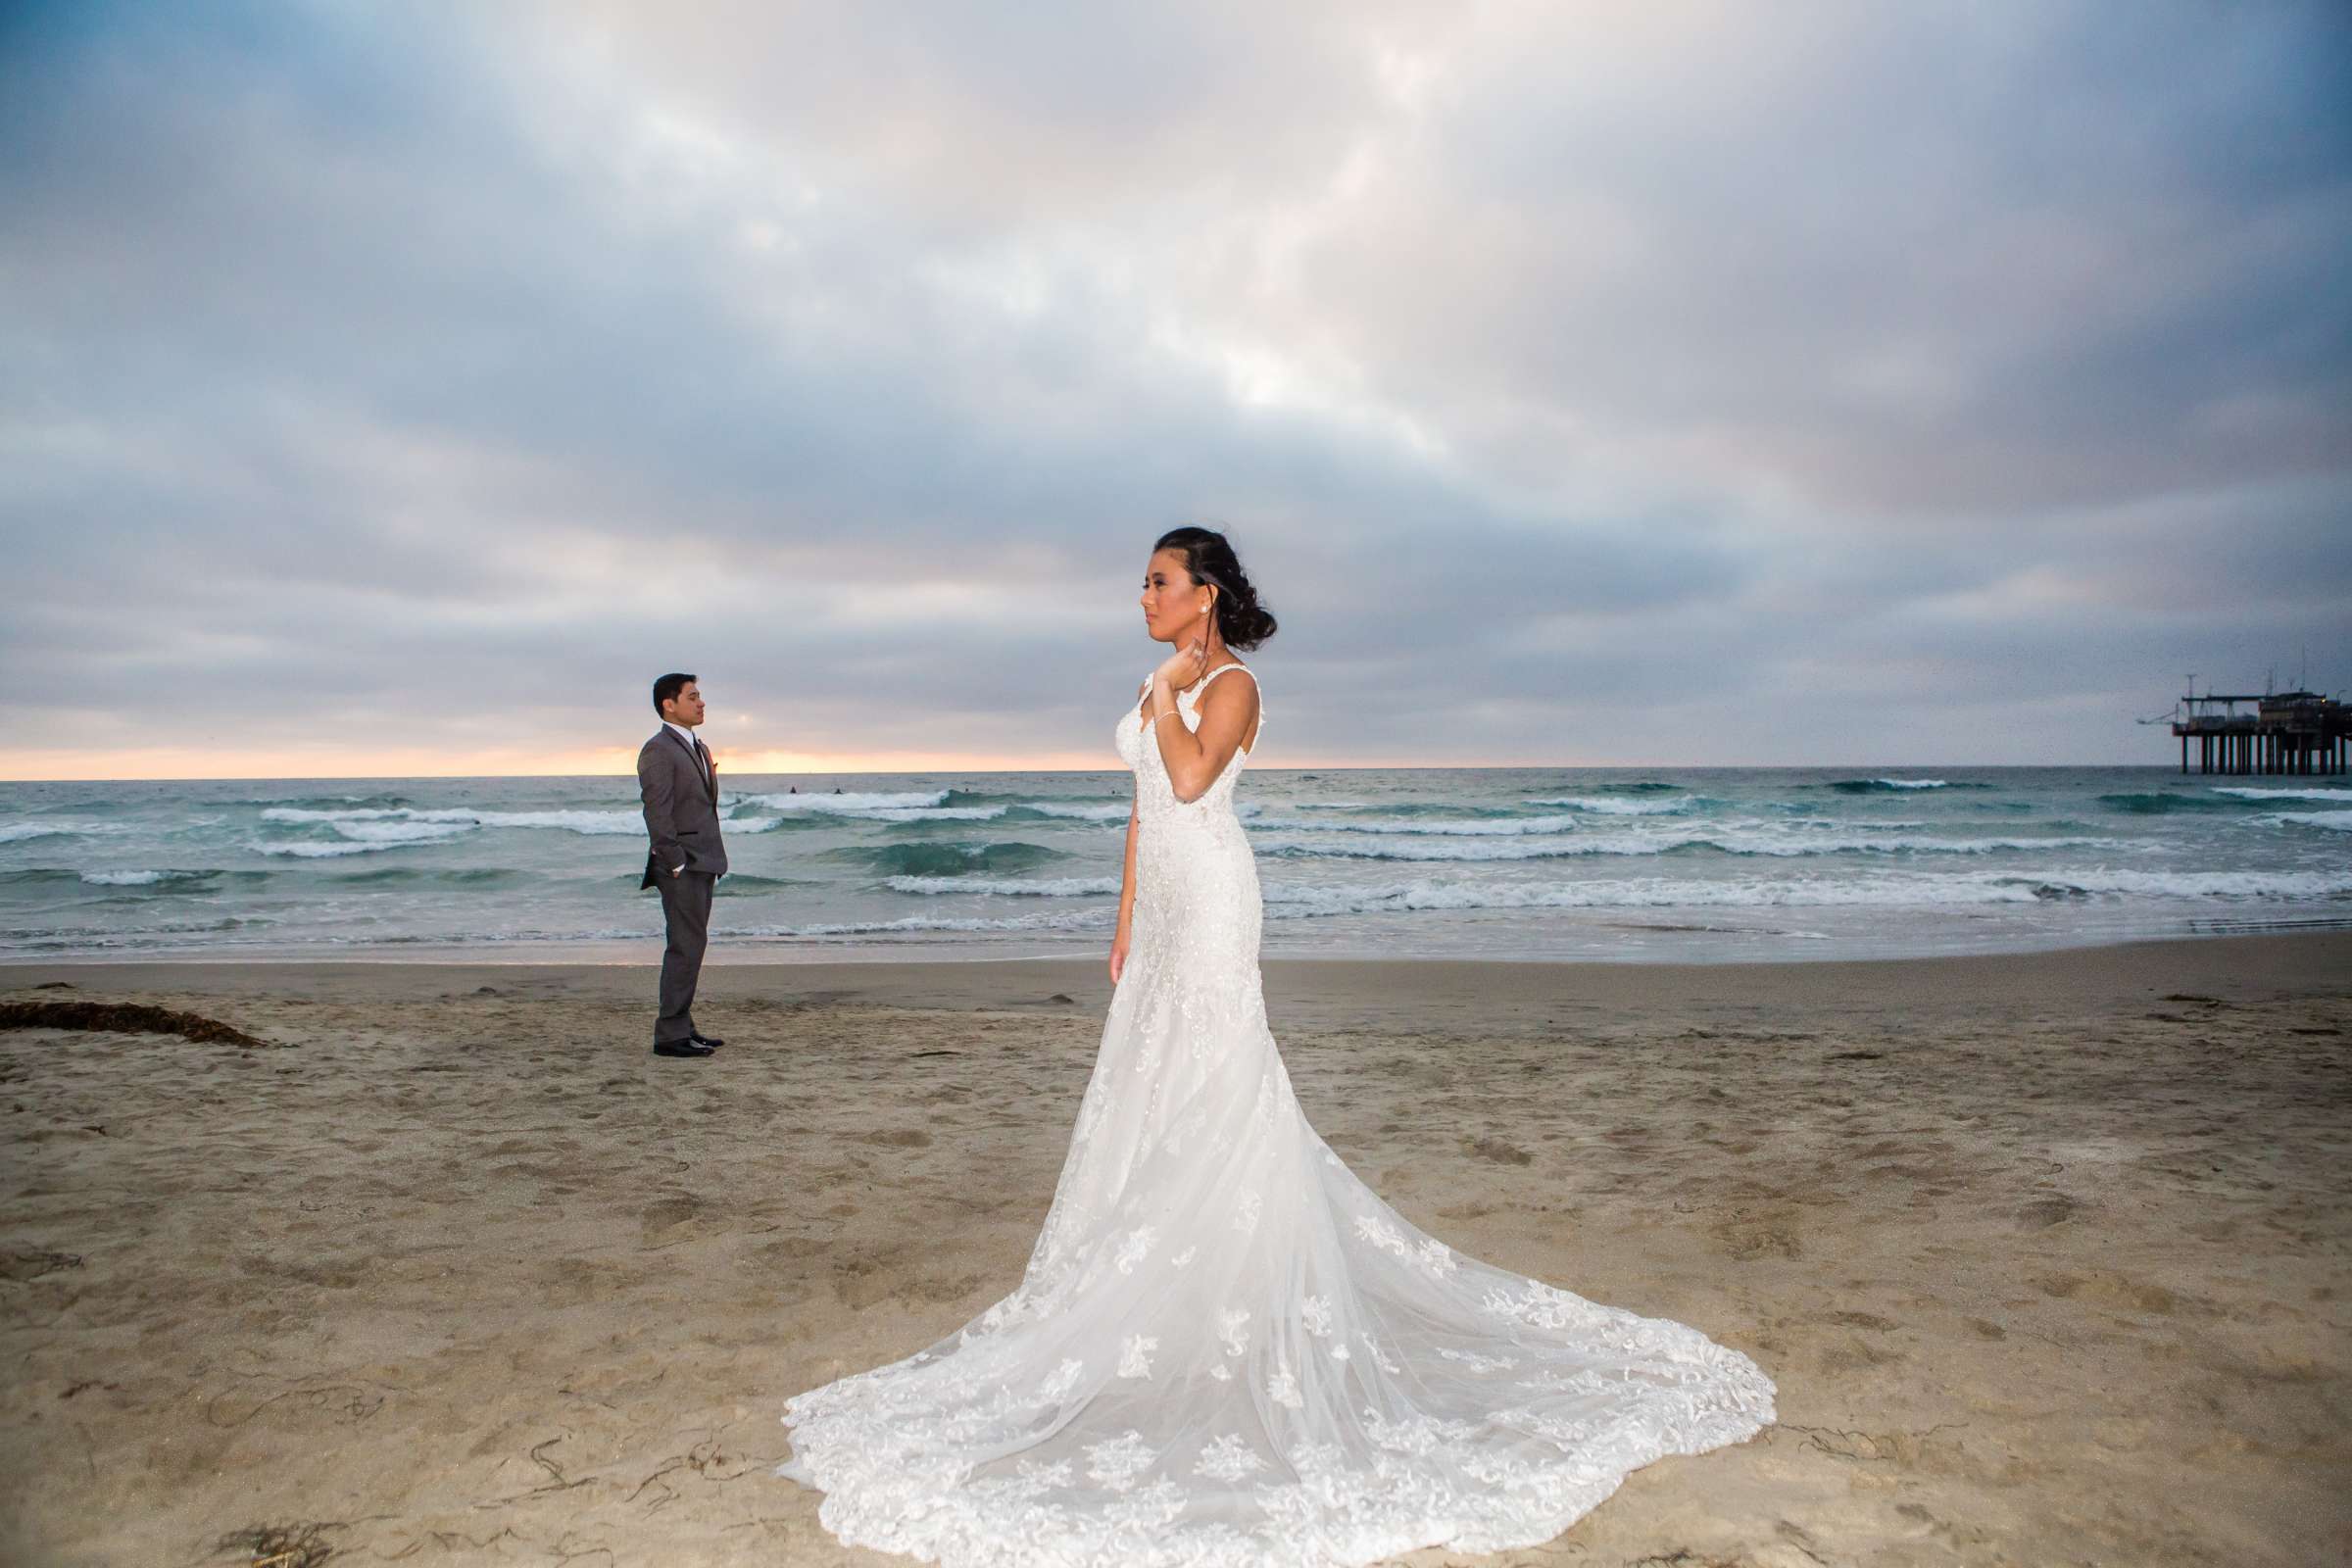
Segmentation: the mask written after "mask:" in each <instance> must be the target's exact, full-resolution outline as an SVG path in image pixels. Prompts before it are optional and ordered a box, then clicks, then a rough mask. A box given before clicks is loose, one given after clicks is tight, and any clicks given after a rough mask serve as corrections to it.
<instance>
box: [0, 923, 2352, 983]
mask: <svg viewBox="0 0 2352 1568" xmlns="http://www.w3.org/2000/svg"><path fill="white" fill-rule="evenodd" d="M2334 936H2342V937H2352V915H2346V916H2344V917H2343V918H2342V919H2341V920H2340V921H2338V920H2335V919H2332V918H2326V917H2322V918H2316V919H2310V920H2294V921H2290V922H2281V923H2280V924H2279V925H2278V927H2277V928H2275V929H2258V930H2233V931H2212V932H2197V933H2180V932H2171V933H2150V934H2139V935H2122V936H2117V937H2114V938H2108V939H2100V940H2089V941H2082V942H2072V943H2066V944H2063V945H2056V946H2034V947H2014V948H2012V947H2000V948H1985V949H1977V950H1972V951H1967V952H1926V953H1912V952H1901V953H1889V954H1881V955H1867V954H1866V955H1853V954H1841V955H1824V956H1820V957H1812V956H1788V957H1725V958H1685V957H1652V956H1646V955H1628V956H1618V957H1593V956H1583V955H1574V956H1558V955H1550V954H1539V955H1534V956H1513V955H1509V954H1498V955H1494V956H1468V957H1466V956H1458V955H1448V954H1365V953H1329V954H1322V953H1276V954H1273V955H1269V956H1262V957H1261V958H1260V960H1259V961H1260V964H1261V966H1262V967H1264V968H1267V969H1272V968H1275V967H1278V966H1284V965H1292V964H1305V965H1316V964H1393V963H1403V964H1440V965H1466V966H1477V965H1493V966H1495V967H1497V968H1503V969H1522V968H1573V969H1633V970H1642V971H1658V970H1678V971H1680V970H1691V971H1704V970H1714V969H1739V970H1762V969H1810V968H1815V967H1819V966H1822V965H1867V964H1889V963H1957V962H1977V961H1996V960H2012V959H2034V958H2052V957H2059V956H2064V955H2068V954H2086V953H2108V952H2114V951H2118V950H2137V949H2147V948H2167V949H2182V950H2185V949H2190V948H2199V947H2207V946H2211V945H2213V944H2217V943H2220V944H2233V943H2260V942H2276V941H2285V942H2296V941H2305V940H2314V939H2326V938H2328V937H2334ZM661 944H662V938H661V935H660V934H659V933H655V934H652V935H649V936H646V937H642V938H637V939H633V940H630V941H628V942H625V943H623V942H603V943H569V944H555V943H550V944H547V946H550V947H556V946H564V947H567V948H569V949H571V950H572V956H534V955H533V950H532V946H531V945H526V944H519V943H514V944H503V945H502V944H496V943H491V944H482V945H478V946H473V947H467V946H465V945H462V944H450V945H442V946H434V945H427V944H421V943H419V944H416V945H414V946H404V947H400V948H376V949H355V950H353V951H348V952H338V953H333V954H320V953H317V952H311V951H290V950H275V951H271V950H262V951H259V952H251V953H234V954H227V953H218V952H212V953H194V952H190V953H151V954H138V955H131V956H119V955H110V954H100V953H88V954H0V990H4V989H6V988H7V984H11V983H14V982H11V981H8V980H7V977H8V976H10V975H13V974H17V973H20V972H25V971H30V970H35V969H39V968H42V967H44V966H54V967H57V968H61V969H76V970H85V971H89V970H104V971H112V970H122V971H125V972H137V971H144V970H148V969H181V968H189V969H202V968H228V969H235V968H280V967H297V968H311V967H336V966H343V967H350V968H355V969H362V968H430V969H447V968H466V969H486V970H495V969H503V970H510V971H512V970H517V969H530V970H549V971H556V970H572V969H576V970H580V971H583V972H597V971H602V970H609V969H639V968H656V967H659V965H660V963H661ZM949 946H950V945H949V944H946V943H941V944H937V945H935V946H928V947H911V946H909V947H899V948H855V947H843V948H839V949H829V950H820V949H814V948H802V949H783V948H781V947H778V948H771V949H765V950H763V949H761V948H760V947H758V946H756V945H754V944H749V943H737V944H735V945H733V946H732V947H727V946H721V945H718V944H717V943H715V942H714V944H713V946H712V948H711V952H710V954H709V956H707V957H706V958H705V959H704V972H705V973H706V974H708V973H711V972H714V971H716V972H722V973H727V974H737V973H742V972H745V971H755V972H757V971H764V970H778V971H792V970H806V969H823V968H827V967H835V966H838V967H843V968H877V967H898V966H905V967H910V968H926V967H934V966H940V967H955V966H961V965H997V964H1024V963H1037V964H1088V963H1093V964H1097V965H1100V964H1101V963H1102V962H1103V961H1104V959H1103V956H1104V955H1106V954H1107V952H1108V944H1107V941H1106V942H1105V943H1104V944H1103V947H1102V949H1101V950H1100V952H1092V951H1090V952H1089V953H1088V954H1087V955H1084V956H1081V955H1077V954H1072V953H1020V952H1013V953H989V952H964V953H954V952H949V951H947V949H948V948H949ZM1007 946H1009V944H1007ZM583 948H588V949H603V950H610V951H611V952H612V953H613V956H610V957H583V956H576V955H577V952H578V950H580V949H583ZM485 950H487V951H485ZM779 951H790V952H793V953H794V954H795V955H796V956H790V957H778V956H773V954H774V953H775V952H779ZM510 955H512V956H510ZM649 955H650V956H649Z"/></svg>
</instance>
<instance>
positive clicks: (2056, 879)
mask: <svg viewBox="0 0 2352 1568" xmlns="http://www.w3.org/2000/svg"><path fill="white" fill-rule="evenodd" d="M2102 895H2103V896H2111V897H2112V896H2122V895H2131V896H2134V897H2139V898H2160V899H2241V900H2259V899H2298V900H2300V899H2324V898H2340V897H2344V896H2346V895H2352V874H2336V873H2329V872H2317V871H2314V872H2251V871H2248V872H2231V871H2221V872H2170V873H2167V872H2134V871H2114V870H2100V871H2068V872H2062V873H2052V874H2050V875H2048V876H2046V877H2042V876H2013V875H2007V874H2004V873H2000V872H1992V871H1973V872H1948V873H1933V874H1923V875H1915V876H1882V877H1866V878H1836V879H1832V878H1815V877H1785V878H1773V879H1764V878H1755V879H1747V878H1741V879H1736V880H1734V879H1727V880H1709V881H1704V882H1697V881H1688V880H1684V879H1681V878H1676V877H1622V878H1611V879H1605V880H1603V879H1594V880H1592V881H1584V882H1573V883H1567V884H1557V883H1530V882H1519V883H1502V884H1495V883H1484V882H1480V883H1463V882H1433V881H1413V882H1400V883H1388V884H1379V885H1370V886H1365V885H1358V886H1352V887H1311V886H1285V885H1271V886H1269V887H1267V889H1266V893H1265V898H1266V912H1267V913H1268V914H1269V915H1270V916H1272V917H1273V918H1276V919H1301V918H1312V917H1318V916H1328V915H1340V914H1378V913H1382V912H1384V911H1413V910H1468V909H1546V908H1548V909H1605V908H1671V907H1690V908H1707V907H1817V908H1831V907H1882V908H1930V907H1940V906H1955V905H1985V904H2036V903H2046V902H2050V901H2052V900H2065V899H2069V898H2087V897H2093V896H2102Z"/></svg>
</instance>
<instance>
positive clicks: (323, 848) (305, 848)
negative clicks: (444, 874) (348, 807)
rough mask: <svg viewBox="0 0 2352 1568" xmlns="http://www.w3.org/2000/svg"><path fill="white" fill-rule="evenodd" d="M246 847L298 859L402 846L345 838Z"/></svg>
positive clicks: (369, 851)
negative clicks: (361, 842)
mask: <svg viewBox="0 0 2352 1568" xmlns="http://www.w3.org/2000/svg"><path fill="white" fill-rule="evenodd" d="M246 848H247V849H249V850H251V851H253V852H254V853H255V854H256V855H290V856H293V857H295V858H297V859H304V860H330V859H334V858H337V857H339V856H345V855H368V854H370V853H372V852H374V851H376V850H397V849H399V848H401V846H400V845H398V844H354V843H352V842H350V841H349V840H345V841H343V842H341V843H334V842H326V843H312V842H308V841H305V842H302V843H295V844H249V845H247V846H246Z"/></svg>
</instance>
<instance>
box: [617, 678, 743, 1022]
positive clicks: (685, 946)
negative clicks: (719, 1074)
mask: <svg viewBox="0 0 2352 1568" xmlns="http://www.w3.org/2000/svg"><path fill="white" fill-rule="evenodd" d="M654 711H655V712H657V713H660V714H661V715H662V727H661V728H660V729H659V730H657V731H655V733H654V738H653V739H652V740H650V741H647V742H646V743H645V746H644V748H643V749H642V750H641V751H639V752H638V754H637V793H638V795H639V797H640V798H641V799H642V800H643V801H644V803H645V831H646V832H647V834H648V835H650V836H651V837H652V839H653V848H652V849H651V850H649V851H648V852H647V854H646V858H645V880H644V881H642V882H640V883H638V884H637V885H638V887H639V888H641V889H642V888H660V889H661V890H662V921H663V923H664V924H665V925H666V926H667V928H668V932H669V946H668V948H667V949H665V950H664V951H663V953H662V1016H661V1017H659V1018H657V1019H655V1020H654V1054H655V1055H657V1056H708V1055H709V1054H711V1053H712V1052H713V1051H716V1050H717V1049H718V1048H719V1047H720V1046H721V1045H723V1044H724V1043H725V1042H723V1041H718V1040H711V1039H709V1038H706V1037H705V1036H704V1034H703V1033H702V1031H701V1030H699V1029H697V1028H695V1026H694V988H695V983H696V981H698V980H699V979H701V977H702V973H703V949H704V948H705V947H707V946H708V945H709V943H710V940H711V889H712V888H713V887H714V886H716V884H717V882H718V879H719V878H720V877H722V876H724V875H726V874H727V848H726V846H725V845H724V844H723V843H721V842H720V841H719V835H718V769H717V767H716V765H715V764H713V763H712V762H711V749H710V748H709V747H707V746H705V745H704V744H703V743H702V742H701V741H700V740H698V739H696V738H695V733H694V731H695V726H696V725H698V724H700V723H702V721H703V691H702V688H701V687H700V686H698V685H697V684H696V683H695V678H694V677H693V676H692V675H674V674H673V675H664V676H662V678H661V679H660V680H658V681H656V682H654Z"/></svg>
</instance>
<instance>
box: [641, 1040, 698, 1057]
mask: <svg viewBox="0 0 2352 1568" xmlns="http://www.w3.org/2000/svg"><path fill="white" fill-rule="evenodd" d="M654 1054H655V1055H657V1056H708V1055H709V1054H711V1048H710V1047H709V1046H705V1045H699V1044H697V1043H696V1042H695V1041H693V1040H657V1041H655V1042H654Z"/></svg>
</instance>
